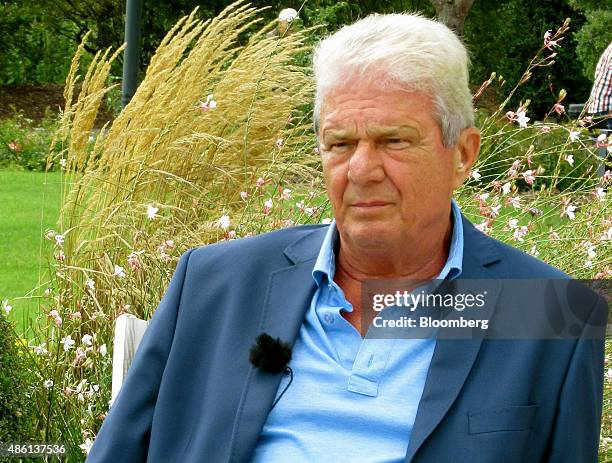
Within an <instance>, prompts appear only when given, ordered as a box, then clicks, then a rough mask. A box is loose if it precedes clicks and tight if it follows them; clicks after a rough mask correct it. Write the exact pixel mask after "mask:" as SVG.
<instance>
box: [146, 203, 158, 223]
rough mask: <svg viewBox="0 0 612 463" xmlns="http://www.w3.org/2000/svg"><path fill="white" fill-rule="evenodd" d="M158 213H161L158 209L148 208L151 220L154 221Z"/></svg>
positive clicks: (148, 215)
mask: <svg viewBox="0 0 612 463" xmlns="http://www.w3.org/2000/svg"><path fill="white" fill-rule="evenodd" d="M158 211H159V208H158V207H155V206H148V207H147V217H148V218H149V219H151V220H152V219H154V218H155V216H156V215H157V212H158Z"/></svg>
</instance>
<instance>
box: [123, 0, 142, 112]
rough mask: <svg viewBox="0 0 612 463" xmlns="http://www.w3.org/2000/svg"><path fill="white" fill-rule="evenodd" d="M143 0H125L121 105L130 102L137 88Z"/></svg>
mask: <svg viewBox="0 0 612 463" xmlns="http://www.w3.org/2000/svg"><path fill="white" fill-rule="evenodd" d="M142 3H143V0H127V1H126V6H125V41H126V43H127V46H126V48H125V54H124V56H123V80H122V94H121V106H122V107H124V108H125V106H126V105H127V104H128V103H129V102H130V100H131V99H132V96H134V93H136V88H138V64H139V63H138V61H139V59H140V23H141V20H142Z"/></svg>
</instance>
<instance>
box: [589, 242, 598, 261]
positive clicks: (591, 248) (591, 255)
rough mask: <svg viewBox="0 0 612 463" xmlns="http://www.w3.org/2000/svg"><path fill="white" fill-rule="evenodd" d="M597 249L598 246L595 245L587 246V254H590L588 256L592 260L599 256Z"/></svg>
mask: <svg viewBox="0 0 612 463" xmlns="http://www.w3.org/2000/svg"><path fill="white" fill-rule="evenodd" d="M589 244H591V243H589ZM595 249H596V248H595V246H593V245H590V246H588V247H587V256H588V258H589V259H590V260H591V259H595V257H597V252H596V251H595Z"/></svg>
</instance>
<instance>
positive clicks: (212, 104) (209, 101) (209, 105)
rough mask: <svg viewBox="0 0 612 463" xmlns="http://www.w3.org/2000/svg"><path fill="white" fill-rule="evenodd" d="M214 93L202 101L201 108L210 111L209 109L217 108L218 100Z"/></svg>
mask: <svg viewBox="0 0 612 463" xmlns="http://www.w3.org/2000/svg"><path fill="white" fill-rule="evenodd" d="M213 98H214V97H213V95H212V93H211V94H210V95H208V96H207V97H206V101H200V110H201V111H208V110H209V109H215V108H216V107H217V102H216V101H215V100H213Z"/></svg>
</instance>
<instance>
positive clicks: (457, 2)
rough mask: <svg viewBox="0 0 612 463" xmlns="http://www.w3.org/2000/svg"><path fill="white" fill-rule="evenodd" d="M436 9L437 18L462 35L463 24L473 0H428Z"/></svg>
mask: <svg viewBox="0 0 612 463" xmlns="http://www.w3.org/2000/svg"><path fill="white" fill-rule="evenodd" d="M429 1H430V2H431V4H432V5H433V6H434V8H435V9H436V14H437V16H438V19H439V20H440V21H441V22H443V23H444V24H446V25H447V26H448V27H449V28H451V29H452V30H454V31H455V32H456V33H457V35H458V36H460V37H462V36H463V24H464V23H465V18H466V17H467V14H468V12H469V11H470V8H471V7H472V4H473V3H474V0H429Z"/></svg>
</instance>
